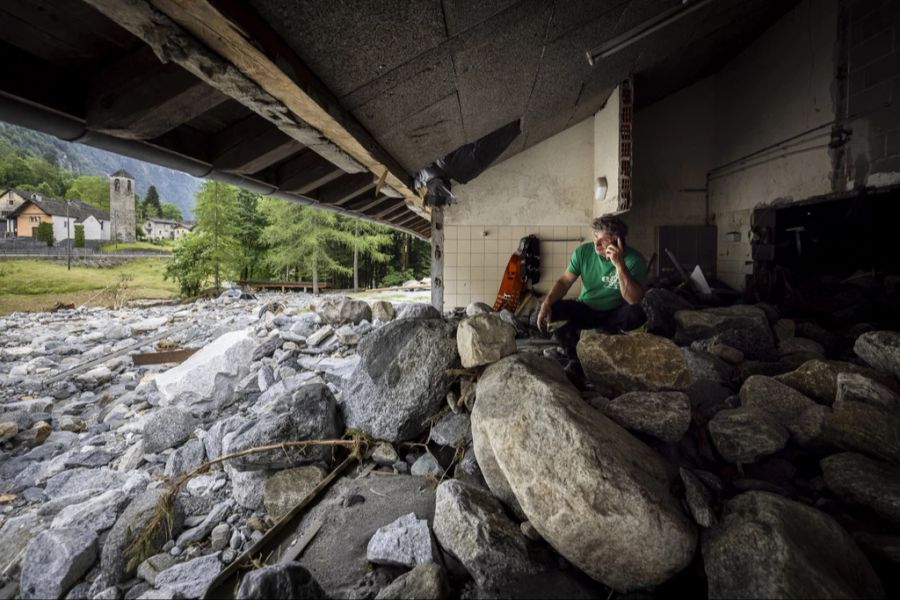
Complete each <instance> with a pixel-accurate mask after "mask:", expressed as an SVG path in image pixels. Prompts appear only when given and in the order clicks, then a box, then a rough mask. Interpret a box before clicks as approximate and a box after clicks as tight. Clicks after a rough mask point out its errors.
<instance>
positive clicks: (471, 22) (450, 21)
mask: <svg viewBox="0 0 900 600" xmlns="http://www.w3.org/2000/svg"><path fill="white" fill-rule="evenodd" d="M517 1H518V0H443V6H444V19H445V21H446V22H447V33H449V34H450V35H451V36H454V35H458V34H460V33H462V32H464V31H466V30H467V29H470V28H472V27H474V26H476V25H478V24H479V23H481V22H483V21H487V20H488V19H489V18H491V17H493V16H494V15H496V14H498V13H500V12H501V11H503V10H505V9H507V8H509V7H510V6H512V5H513V4H515V3H516V2H517Z"/></svg>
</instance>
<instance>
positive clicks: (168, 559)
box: [137, 552, 175, 585]
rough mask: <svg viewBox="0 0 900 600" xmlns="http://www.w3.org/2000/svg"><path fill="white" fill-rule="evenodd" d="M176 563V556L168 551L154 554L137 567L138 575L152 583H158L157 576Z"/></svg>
mask: <svg viewBox="0 0 900 600" xmlns="http://www.w3.org/2000/svg"><path fill="white" fill-rule="evenodd" d="M174 564H175V557H174V556H172V555H171V554H169V553H168V552H161V553H159V554H154V555H153V556H151V557H150V558H148V559H147V560H145V561H144V562H142V563H141V564H140V565H139V566H138V568H137V576H138V578H140V579H143V580H144V581H146V582H147V583H149V584H150V585H156V576H157V575H159V574H160V573H161V572H162V571H165V570H166V569H168V568H169V567H171V566H172V565H174Z"/></svg>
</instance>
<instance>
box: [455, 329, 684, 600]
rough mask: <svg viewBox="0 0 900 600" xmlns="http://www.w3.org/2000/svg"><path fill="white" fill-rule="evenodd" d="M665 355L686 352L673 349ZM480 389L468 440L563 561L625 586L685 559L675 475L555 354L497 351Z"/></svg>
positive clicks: (495, 482)
mask: <svg viewBox="0 0 900 600" xmlns="http://www.w3.org/2000/svg"><path fill="white" fill-rule="evenodd" d="M607 337H617V338H618V339H622V340H627V339H630V338H639V337H644V336H642V334H637V335H634V336H632V335H629V336H607ZM646 337H649V338H654V340H653V341H652V342H650V343H651V344H656V343H657V342H656V341H655V340H661V339H662V338H656V337H655V336H646ZM663 341H665V342H667V343H670V342H668V341H667V340H663ZM638 344H640V342H638ZM613 345H615V343H613ZM671 355H673V356H676V357H678V359H680V360H683V359H681V353H680V352H679V351H678V349H677V348H674V349H673V351H672V353H671ZM477 397H478V401H477V402H476V403H475V408H474V411H473V413H472V438H473V444H474V447H475V454H476V456H477V458H478V464H479V465H480V466H481V469H482V472H483V474H484V478H485V480H486V481H487V483H488V485H489V486H490V488H491V491H493V492H494V495H496V496H497V497H498V498H500V499H501V500H503V501H504V502H506V503H507V504H508V505H510V506H511V507H513V508H515V507H518V510H519V511H520V512H521V513H522V514H524V516H525V517H526V518H527V519H528V520H529V521H531V523H532V525H534V527H535V529H536V530H537V531H538V532H539V533H540V535H541V537H543V538H544V539H545V540H546V541H547V542H548V543H549V544H550V545H551V546H553V548H555V549H556V551H557V552H559V553H560V554H562V555H563V556H564V557H565V558H566V559H567V560H569V561H570V562H572V563H573V564H575V565H576V566H578V567H579V568H580V569H581V570H582V571H584V572H585V573H587V574H588V575H590V576H591V577H593V578H594V579H597V580H598V581H601V582H603V583H605V584H606V585H608V586H610V587H613V588H615V589H617V590H623V591H625V590H632V589H638V588H643V587H648V586H653V585H657V584H659V583H662V582H663V581H666V580H667V579H669V578H670V577H671V576H673V575H674V574H675V573H677V572H678V571H680V570H681V569H682V568H684V567H685V566H686V565H687V564H688V563H690V562H691V560H692V558H693V555H694V550H695V546H696V539H697V533H696V528H695V526H694V524H693V523H692V522H691V521H690V519H689V518H688V517H687V516H686V515H685V514H684V512H682V510H681V507H680V506H679V502H678V501H677V500H676V499H675V498H674V497H673V496H671V495H670V493H669V489H670V485H671V482H672V477H673V473H672V472H670V471H669V470H668V468H667V465H666V463H665V462H664V461H663V459H662V458H661V457H660V456H659V455H658V454H656V453H655V452H654V451H653V450H651V449H650V448H648V447H647V446H646V445H644V444H643V443H641V442H640V441H638V440H637V439H635V438H634V437H633V436H632V435H631V434H629V433H628V432H627V431H625V430H624V429H622V428H621V427H620V426H619V425H617V424H616V423H614V422H613V421H611V420H610V419H608V418H607V417H605V416H603V415H602V414H601V413H599V412H598V411H597V410H595V409H594V408H592V407H591V406H589V405H588V404H587V403H586V402H584V400H582V399H581V396H580V395H579V394H578V392H577V390H576V389H575V388H574V387H573V386H572V385H571V384H570V383H569V381H568V379H567V378H566V375H565V373H564V372H563V370H562V368H561V367H560V366H559V365H558V364H557V363H556V362H555V361H552V360H548V359H545V358H542V357H539V356H536V355H530V354H516V355H513V356H510V357H507V358H504V359H503V360H501V361H499V362H497V363H494V364H493V365H491V366H489V367H488V368H487V369H486V370H485V372H484V374H483V375H482V376H481V378H480V379H479V381H478V389H477ZM560 440H565V443H560ZM547 448H554V449H555V450H554V451H553V452H547ZM560 465H565V468H560ZM598 473H600V474H602V477H598V476H597V474H598Z"/></svg>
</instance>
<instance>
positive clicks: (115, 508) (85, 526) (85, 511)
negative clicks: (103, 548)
mask: <svg viewBox="0 0 900 600" xmlns="http://www.w3.org/2000/svg"><path fill="white" fill-rule="evenodd" d="M127 501H128V497H127V496H126V495H125V492H123V491H122V490H121V489H112V490H107V491H105V492H103V493H101V494H99V495H97V496H94V497H93V498H90V499H88V500H85V501H84V502H81V503H79V504H70V505H69V506H66V507H64V508H63V509H62V510H61V511H59V512H58V513H57V515H56V517H54V519H53V522H52V523H51V525H50V528H51V529H76V530H80V531H90V532H93V533H95V534H98V535H99V534H100V533H102V532H104V531H106V530H107V529H109V528H110V527H112V526H113V525H115V523H116V518H117V517H118V515H119V510H120V509H121V508H122V506H123V505H124V503H125V502H127Z"/></svg>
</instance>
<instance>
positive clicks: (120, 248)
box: [100, 241, 173, 252]
mask: <svg viewBox="0 0 900 600" xmlns="http://www.w3.org/2000/svg"><path fill="white" fill-rule="evenodd" d="M172 243H173V242H169V241H163V242H162V243H160V244H151V243H150V242H119V243H118V244H106V245H105V246H100V249H101V250H103V251H104V252H126V251H128V250H156V251H158V252H159V251H161V252H171V251H172Z"/></svg>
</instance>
